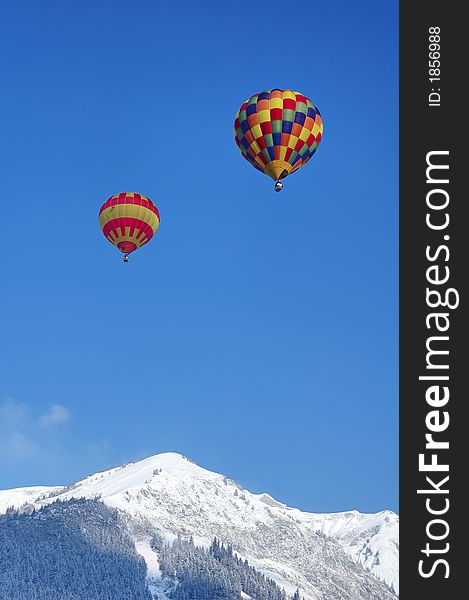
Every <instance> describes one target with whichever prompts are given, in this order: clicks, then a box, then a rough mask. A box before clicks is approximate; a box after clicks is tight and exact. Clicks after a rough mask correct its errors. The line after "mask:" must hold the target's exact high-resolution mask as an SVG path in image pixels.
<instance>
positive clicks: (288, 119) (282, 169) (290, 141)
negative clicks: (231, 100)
mask: <svg viewBox="0 0 469 600" xmlns="http://www.w3.org/2000/svg"><path fill="white" fill-rule="evenodd" d="M234 131H235V140H236V143H237V144H238V148H239V149H240V151H241V154H242V155H243V156H244V158H245V159H246V160H248V161H249V162H250V163H251V164H252V166H253V167H255V168H256V169H258V170H259V171H262V172H263V173H265V174H266V175H268V176H269V177H272V179H273V180H274V181H275V188H274V189H275V191H276V192H279V191H280V190H281V189H282V188H283V184H282V182H281V181H280V180H281V179H285V177H287V175H290V174H291V173H293V172H295V171H297V170H298V169H299V168H300V167H302V166H303V165H305V164H306V163H307V162H308V161H309V159H310V158H311V157H312V156H313V154H314V153H315V152H316V150H317V147H318V146H319V142H320V141H321V138H322V131H323V124H322V119H321V115H320V113H319V110H318V109H317V108H316V107H315V106H314V104H313V103H312V102H311V100H310V99H309V98H307V97H306V96H303V95H302V94H300V93H298V92H292V91H291V90H277V89H276V90H267V91H264V92H261V93H260V94H254V95H253V96H251V97H250V98H249V100H246V102H244V104H243V105H242V106H241V108H240V109H239V111H238V114H237V115H236V119H235V124H234Z"/></svg>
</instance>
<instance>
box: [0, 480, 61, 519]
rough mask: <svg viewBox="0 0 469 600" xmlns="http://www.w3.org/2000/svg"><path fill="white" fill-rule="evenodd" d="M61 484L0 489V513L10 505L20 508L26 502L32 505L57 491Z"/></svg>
mask: <svg viewBox="0 0 469 600" xmlns="http://www.w3.org/2000/svg"><path fill="white" fill-rule="evenodd" d="M63 489H64V488H63V486H36V487H24V488H16V489H12V490H0V514H3V513H5V512H6V511H7V510H8V509H9V508H10V507H11V508H20V507H21V506H24V505H26V504H31V505H34V504H35V503H36V502H37V501H39V500H40V499H43V498H48V497H50V496H51V494H55V493H59V492H60V490H63Z"/></svg>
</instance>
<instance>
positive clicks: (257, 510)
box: [0, 453, 399, 600]
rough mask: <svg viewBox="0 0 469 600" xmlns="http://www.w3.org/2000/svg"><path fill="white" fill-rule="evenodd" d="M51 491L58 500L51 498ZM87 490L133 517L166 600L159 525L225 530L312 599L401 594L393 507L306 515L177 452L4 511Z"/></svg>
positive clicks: (155, 585)
mask: <svg viewBox="0 0 469 600" xmlns="http://www.w3.org/2000/svg"><path fill="white" fill-rule="evenodd" d="M48 489H49V490H51V492H52V494H53V497H52V498H46V497H44V495H45V494H46V493H47V492H46V490H48ZM39 490H41V492H40V491H39ZM79 497H85V498H98V499H101V500H102V501H104V502H105V503H106V504H108V505H109V506H112V507H115V508H117V509H119V510H120V511H122V513H125V514H126V515H127V518H128V520H129V523H130V527H131V529H132V531H133V532H134V533H133V535H134V539H135V542H136V549H137V552H139V553H140V554H141V555H142V556H143V557H144V558H145V560H146V562H147V568H148V578H149V585H150V589H153V591H154V597H155V598H161V600H164V591H163V588H162V586H161V582H159V581H158V577H159V571H158V558H157V556H156V555H155V554H154V552H153V550H152V549H151V547H150V544H149V537H148V532H149V531H151V530H154V531H157V532H158V533H160V534H161V535H162V536H163V537H164V538H165V539H174V537H176V536H178V535H181V536H190V535H192V536H193V537H194V541H195V543H196V544H199V545H204V546H208V545H209V544H210V543H211V541H212V540H213V538H214V537H217V538H218V539H220V540H221V541H223V542H225V543H230V544H232V546H233V549H234V550H235V551H236V552H237V553H238V554H239V556H241V557H243V558H247V560H248V561H249V563H250V564H252V565H254V566H255V567H256V568H257V569H259V570H261V571H263V572H264V573H266V574H267V575H268V576H269V577H271V578H272V579H274V580H275V581H276V582H277V583H279V585H281V586H282V587H285V589H286V590H287V591H289V592H293V591H294V590H295V589H296V588H297V587H300V590H301V591H302V593H303V595H304V596H305V597H306V598H309V599H311V600H313V599H314V600H329V598H332V597H334V598H353V599H355V598H357V599H358V598H360V599H361V598H366V599H368V598H370V599H371V598H373V599H374V598H376V599H377V600H387V599H392V598H393V597H395V596H394V595H393V594H392V593H391V592H389V591H388V590H386V589H385V588H384V587H383V588H381V587H380V586H381V584H380V583H379V581H378V580H382V581H384V582H386V584H387V585H388V586H389V587H391V588H392V589H394V590H395V591H396V593H398V522H399V518H398V516H397V515H396V514H395V513H393V512H391V511H383V512H380V513H377V514H371V515H367V514H362V513H359V512H357V511H350V512H344V513H335V514H313V513H306V512H302V511H300V510H299V509H296V508H290V507H288V506H286V505H285V504H282V503H281V502H278V501H277V500H275V499H274V498H272V497H271V496H269V495H268V494H251V493H250V492H248V491H247V490H244V489H242V488H241V487H239V486H238V485H237V484H235V483H234V482H232V481H230V480H229V479H227V478H226V477H224V476H223V475H220V474H218V473H214V472H211V471H208V470H206V469H203V468H201V467H199V466H198V465H196V464H194V463H192V462H191V461H189V460H188V459H186V458H185V457H183V456H181V455H179V454H176V453H164V454H159V455H156V456H152V457H149V458H146V459H144V460H141V461H139V462H135V463H129V464H127V465H123V466H121V467H116V468H113V469H110V470H109V471H104V472H101V473H97V474H95V475H91V476H90V477H87V478H86V479H83V480H82V481H79V482H77V483H76V484H75V485H73V486H70V487H68V488H23V489H20V490H6V491H4V492H0V510H1V509H2V507H4V508H3V510H4V509H6V507H7V506H11V505H12V504H15V506H18V505H19V502H20V501H21V499H23V498H26V502H28V503H34V504H35V505H36V506H40V505H43V504H46V503H49V502H51V501H52V500H55V499H56V498H60V499H62V500H66V499H70V498H79ZM369 573H371V574H373V576H371V575H370V574H369Z"/></svg>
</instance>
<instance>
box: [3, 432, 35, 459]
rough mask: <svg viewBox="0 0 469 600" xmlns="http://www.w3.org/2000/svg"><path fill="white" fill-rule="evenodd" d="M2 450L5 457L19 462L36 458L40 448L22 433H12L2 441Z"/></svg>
mask: <svg viewBox="0 0 469 600" xmlns="http://www.w3.org/2000/svg"><path fill="white" fill-rule="evenodd" d="M0 449H1V451H2V454H3V456H6V457H8V458H9V459H14V460H18V459H25V458H29V457H31V456H34V455H35V454H36V452H37V450H38V446H37V444H36V442H35V441H34V440H32V439H31V438H29V437H27V436H26V435H25V434H24V433H22V432H21V431H12V432H11V433H9V434H8V435H7V436H5V438H3V439H1V440H0Z"/></svg>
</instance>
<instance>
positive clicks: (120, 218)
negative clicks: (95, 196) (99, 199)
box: [99, 192, 160, 262]
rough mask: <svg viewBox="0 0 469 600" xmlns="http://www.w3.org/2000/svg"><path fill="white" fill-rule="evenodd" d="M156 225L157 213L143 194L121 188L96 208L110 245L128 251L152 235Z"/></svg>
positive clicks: (146, 240) (157, 220) (125, 257)
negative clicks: (118, 192)
mask: <svg viewBox="0 0 469 600" xmlns="http://www.w3.org/2000/svg"><path fill="white" fill-rule="evenodd" d="M159 225H160V213H159V212H158V209H157V208H156V206H155V205H154V204H153V202H152V201H151V200H150V198H147V197H146V196H144V195H143V194H137V193H135V192H121V193H120V194H115V195H114V196H111V197H110V198H109V199H108V200H106V202H105V203H104V204H103V205H102V206H101V209H100V211H99V226H100V227H101V230H102V232H103V234H104V235H105V236H106V238H107V239H108V240H109V241H110V242H111V244H112V245H113V246H115V247H116V248H118V249H119V250H120V251H121V252H123V253H124V262H127V261H128V260H129V254H130V253H131V252H133V251H134V250H137V248H140V247H141V246H143V245H144V244H146V243H147V242H149V241H150V240H151V238H152V237H153V236H154V235H155V233H156V230H157V229H158V227H159Z"/></svg>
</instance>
